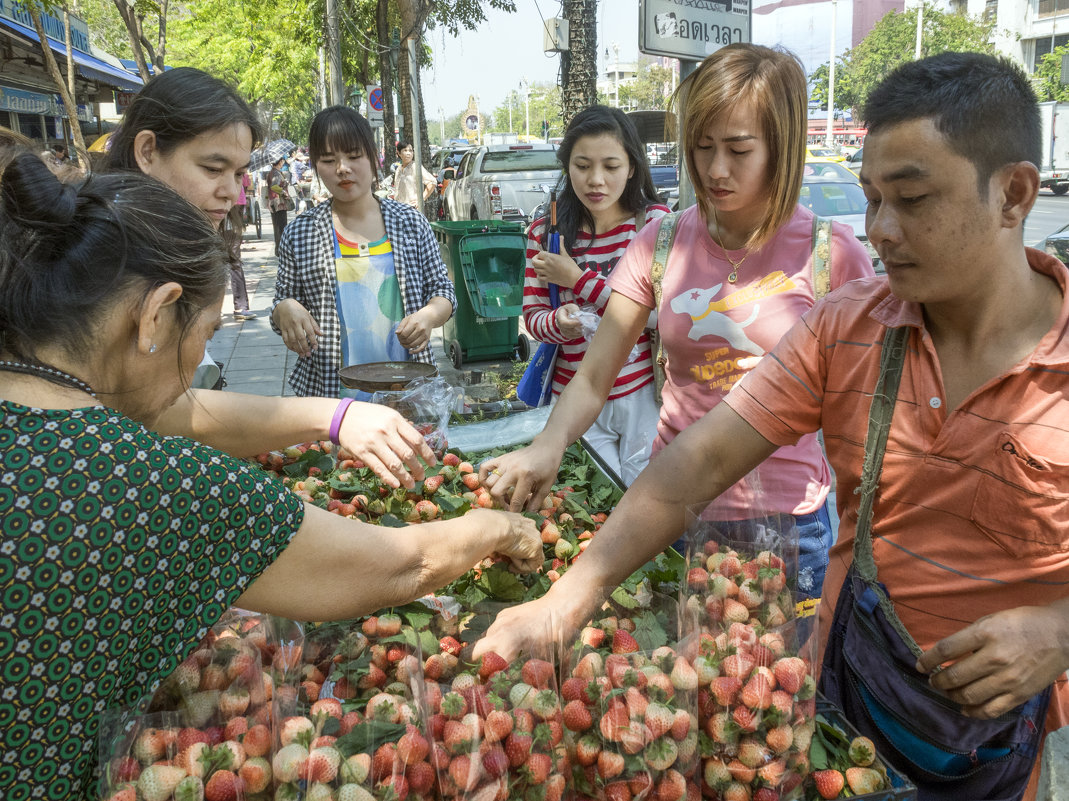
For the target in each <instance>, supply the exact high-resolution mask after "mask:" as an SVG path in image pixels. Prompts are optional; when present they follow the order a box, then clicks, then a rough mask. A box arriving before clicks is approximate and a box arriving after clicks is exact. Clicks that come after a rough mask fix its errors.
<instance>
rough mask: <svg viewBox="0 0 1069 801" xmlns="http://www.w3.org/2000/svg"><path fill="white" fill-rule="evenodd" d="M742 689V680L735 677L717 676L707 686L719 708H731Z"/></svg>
mask: <svg viewBox="0 0 1069 801" xmlns="http://www.w3.org/2000/svg"><path fill="white" fill-rule="evenodd" d="M741 689H742V680H741V679H740V678H738V677H737V676H718V677H717V678H715V679H713V680H712V682H711V683H710V684H709V690H710V692H712V695H713V700H714V701H715V702H716V703H717V705H719V706H724V707H727V706H732V705H734V703H735V699H736V698H737V697H738V695H739V690H741Z"/></svg>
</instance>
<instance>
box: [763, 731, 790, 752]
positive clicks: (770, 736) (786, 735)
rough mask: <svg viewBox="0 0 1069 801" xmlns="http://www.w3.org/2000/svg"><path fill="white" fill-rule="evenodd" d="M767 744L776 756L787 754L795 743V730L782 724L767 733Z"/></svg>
mask: <svg viewBox="0 0 1069 801" xmlns="http://www.w3.org/2000/svg"><path fill="white" fill-rule="evenodd" d="M765 742H766V743H768V747H769V748H770V749H772V753H774V754H785V753H787V751H788V750H790V747H791V745H792V744H793V743H794V729H792V728H791V727H790V725H788V724H782V725H780V726H776V727H775V728H772V729H769V730H768V731H767V732H765Z"/></svg>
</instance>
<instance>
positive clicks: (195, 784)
mask: <svg viewBox="0 0 1069 801" xmlns="http://www.w3.org/2000/svg"><path fill="white" fill-rule="evenodd" d="M172 798H174V801H204V781H203V780H202V779H201V778H200V777H199V776H186V777H185V778H184V779H182V781H180V782H178V784H177V785H175V788H174V795H173V796H172Z"/></svg>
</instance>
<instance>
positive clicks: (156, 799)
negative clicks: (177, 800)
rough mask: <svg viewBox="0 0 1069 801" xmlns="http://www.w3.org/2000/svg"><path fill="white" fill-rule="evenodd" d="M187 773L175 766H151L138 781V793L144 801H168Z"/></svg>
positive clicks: (142, 773)
mask: <svg viewBox="0 0 1069 801" xmlns="http://www.w3.org/2000/svg"><path fill="white" fill-rule="evenodd" d="M185 777H186V772H185V771H184V770H182V769H181V768H176V767H174V766H173V765H149V766H148V767H147V768H145V769H144V770H143V771H141V775H140V776H139V777H138V779H137V792H138V795H140V796H141V798H143V799H144V801H168V799H169V798H171V796H172V795H173V794H174V788H176V787H177V786H178V783H179V782H180V781H182V779H184V778H185Z"/></svg>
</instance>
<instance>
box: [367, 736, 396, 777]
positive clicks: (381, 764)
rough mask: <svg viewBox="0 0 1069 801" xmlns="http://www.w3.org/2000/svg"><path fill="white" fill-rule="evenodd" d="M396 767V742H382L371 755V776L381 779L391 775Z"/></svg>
mask: <svg viewBox="0 0 1069 801" xmlns="http://www.w3.org/2000/svg"><path fill="white" fill-rule="evenodd" d="M396 768H397V743H383V744H382V745H380V746H379V747H378V748H377V749H376V750H375V754H374V756H372V757H371V778H372V779H373V780H374V781H382V780H383V779H384V778H386V777H387V776H392V775H393V774H394V772H395V771H396Z"/></svg>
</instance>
